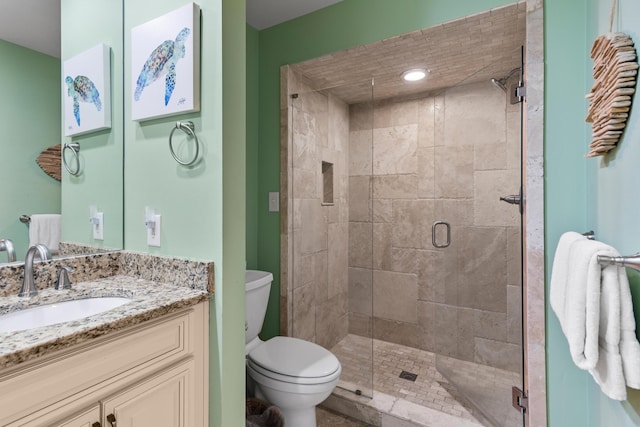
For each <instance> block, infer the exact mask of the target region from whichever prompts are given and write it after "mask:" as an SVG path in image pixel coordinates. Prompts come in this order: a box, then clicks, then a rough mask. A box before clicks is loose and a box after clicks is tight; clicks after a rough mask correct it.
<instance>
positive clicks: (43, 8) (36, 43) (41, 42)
mask: <svg viewBox="0 0 640 427" xmlns="http://www.w3.org/2000/svg"><path fill="white" fill-rule="evenodd" d="M340 1H342V0H247V22H248V23H249V24H250V25H251V26H253V27H254V28H256V29H258V30H262V29H264V28H268V27H271V26H273V25H276V24H280V23H282V22H284V21H288V20H290V19H293V18H297V17H299V16H302V15H306V14H307V13H311V12H313V11H315V10H318V9H322V8H325V7H327V6H330V5H332V4H335V3H338V2H340ZM0 10H1V11H2V13H0V40H6V41H8V42H11V43H14V44H17V45H20V46H24V47H28V48H29V49H33V50H36V51H38V52H42V53H46V54H47V55H51V56H55V57H57V58H59V57H60V0H0Z"/></svg>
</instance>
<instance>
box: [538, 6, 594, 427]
mask: <svg viewBox="0 0 640 427" xmlns="http://www.w3.org/2000/svg"><path fill="white" fill-rule="evenodd" d="M586 13H587V8H586V4H585V2H584V1H582V0H570V1H565V2H546V3H545V63H546V69H545V215H546V218H545V227H546V236H545V240H546V248H545V253H546V260H545V261H546V265H547V276H549V275H550V271H551V267H550V266H551V264H552V262H553V255H554V252H555V245H556V244H557V241H558V239H559V238H560V235H561V234H562V233H563V232H565V231H567V230H578V231H580V230H585V231H587V229H588V228H587V222H586V212H585V206H586V186H585V177H586V161H585V159H584V157H583V156H584V153H585V152H586V145H584V142H586V141H587V140H588V136H587V130H588V126H587V124H586V123H585V122H584V118H585V116H586V103H585V100H584V95H585V93H586V92H585V87H586V85H587V83H586V74H587V71H588V64H587V59H588V58H587V57H586V56H585V52H588V51H589V47H590V46H587V41H586V40H585V33H586V27H585V19H586ZM568 17H571V19H568ZM558 40H562V41H563V42H562V43H559V42H558ZM547 282H548V280H547ZM587 377H588V374H586V373H585V372H583V371H580V370H579V369H578V368H576V367H575V365H574V364H573V362H572V361H571V358H570V356H569V352H568V346H567V344H566V339H565V337H564V335H563V334H562V331H561V330H560V326H559V323H558V320H557V318H556V317H555V314H553V312H551V311H550V310H549V309H547V396H548V405H549V406H548V419H549V425H550V426H562V427H564V426H567V427H570V426H586V425H588V424H587V419H588V411H587V410H586V409H587V408H586V402H587V381H588V378H587Z"/></svg>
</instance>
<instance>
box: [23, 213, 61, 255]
mask: <svg viewBox="0 0 640 427" xmlns="http://www.w3.org/2000/svg"><path fill="white" fill-rule="evenodd" d="M61 218H62V216H61V215H59V214H36V215H31V222H29V246H33V245H37V244H42V245H45V246H46V247H47V248H49V250H50V251H51V253H55V252H58V250H59V249H60V234H61V232H62V224H61V222H62V221H61Z"/></svg>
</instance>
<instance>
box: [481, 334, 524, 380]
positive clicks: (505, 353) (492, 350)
mask: <svg viewBox="0 0 640 427" xmlns="http://www.w3.org/2000/svg"><path fill="white" fill-rule="evenodd" d="M475 344H476V345H475V358H474V361H475V362H476V363H481V364H483V365H488V366H493V367H494V368H499V369H505V370H507V371H512V372H520V371H521V370H522V348H521V347H520V346H519V345H514V344H507V343H504V342H500V341H493V340H488V339H485V338H476V339H475Z"/></svg>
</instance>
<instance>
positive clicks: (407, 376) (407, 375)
mask: <svg viewBox="0 0 640 427" xmlns="http://www.w3.org/2000/svg"><path fill="white" fill-rule="evenodd" d="M400 378H402V379H403V380H409V381H415V380H416V379H417V378H418V374H413V373H411V372H408V371H402V372H400Z"/></svg>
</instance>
